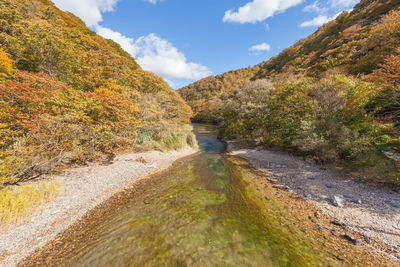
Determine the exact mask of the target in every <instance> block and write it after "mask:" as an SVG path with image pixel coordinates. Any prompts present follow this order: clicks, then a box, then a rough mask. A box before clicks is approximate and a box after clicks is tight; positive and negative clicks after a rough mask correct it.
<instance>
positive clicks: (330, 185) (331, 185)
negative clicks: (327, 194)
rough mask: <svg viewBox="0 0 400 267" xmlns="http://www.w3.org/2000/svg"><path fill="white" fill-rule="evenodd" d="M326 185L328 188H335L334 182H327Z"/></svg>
mask: <svg viewBox="0 0 400 267" xmlns="http://www.w3.org/2000/svg"><path fill="white" fill-rule="evenodd" d="M325 186H326V187H328V188H333V187H334V185H333V184H326V185H325Z"/></svg>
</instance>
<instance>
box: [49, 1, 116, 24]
mask: <svg viewBox="0 0 400 267" xmlns="http://www.w3.org/2000/svg"><path fill="white" fill-rule="evenodd" d="M118 1H119V0H53V2H54V3H55V4H56V5H57V6H58V7H59V8H61V9H62V10H67V11H70V12H72V13H74V14H75V15H77V16H78V17H80V18H81V19H82V20H83V21H84V22H85V23H86V24H87V25H88V26H94V25H96V24H98V23H99V22H101V21H102V20H103V16H102V13H103V12H110V11H113V10H114V7H115V5H116V4H117V2H118Z"/></svg>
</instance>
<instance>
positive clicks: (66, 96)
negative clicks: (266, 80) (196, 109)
mask: <svg viewBox="0 0 400 267" xmlns="http://www.w3.org/2000/svg"><path fill="white" fill-rule="evenodd" d="M190 116H191V110H190V108H189V107H188V106H187V105H186V104H185V103H184V101H183V100H182V99H181V97H180V96H179V95H178V94H177V93H176V92H175V91H173V90H171V89H170V87H169V86H168V85H167V83H166V82H165V81H164V80H163V79H161V78H160V77H158V76H156V75H155V74H153V73H150V72H146V71H143V70H142V69H141V68H140V66H139V65H138V64H137V63H136V62H135V60H134V59H133V58H132V57H131V56H130V55H129V54H128V53H126V52H125V51H123V50H122V49H121V47H120V46H119V45H118V44H117V43H115V42H113V41H111V40H106V39H103V38H102V37H100V36H98V35H97V34H96V33H95V32H93V31H91V30H90V29H88V28H87V27H86V26H85V24H84V23H83V22H82V21H81V20H80V19H79V18H77V17H75V16H74V15H73V14H71V13H66V12H63V11H61V10H59V9H58V8H56V7H55V6H54V4H53V3H51V2H50V1H48V0H0V184H8V183H15V182H18V181H23V180H28V179H32V178H35V177H38V176H40V175H41V174H43V173H48V172H50V171H53V170H54V169H57V168H58V167H59V166H62V165H66V164H83V163H85V162H87V161H93V160H102V161H110V160H112V158H113V157H114V154H115V153H116V152H121V151H138V150H141V151H142V150H151V149H162V150H166V149H176V148H181V147H183V146H186V145H187V144H188V143H189V144H190V145H194V137H193V136H192V134H191V132H190V129H189V128H188V127H187V126H185V125H184V124H187V123H188V122H189V118H190Z"/></svg>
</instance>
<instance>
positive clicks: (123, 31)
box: [54, 0, 357, 89]
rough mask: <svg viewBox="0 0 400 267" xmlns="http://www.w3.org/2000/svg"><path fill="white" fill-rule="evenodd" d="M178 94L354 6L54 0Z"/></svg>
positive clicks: (300, 1)
mask: <svg viewBox="0 0 400 267" xmlns="http://www.w3.org/2000/svg"><path fill="white" fill-rule="evenodd" d="M54 2H55V4H56V5H57V6H58V7H60V8H61V9H63V10H67V11H70V12H72V13H74V14H75V15H77V16H79V17H81V18H82V19H83V20H84V21H85V22H86V24H87V25H88V26H89V27H90V28H91V29H93V30H95V31H96V32H98V33H99V34H100V35H102V36H103V37H105V38H109V39H113V40H114V41H116V42H118V43H119V44H121V46H122V47H123V48H124V49H125V50H126V51H127V52H129V53H130V54H132V56H134V57H135V59H136V60H137V62H138V63H139V64H140V65H141V66H142V68H143V69H146V70H149V71H152V72H154V73H156V74H158V75H160V76H162V77H163V78H164V79H165V80H166V81H167V82H168V83H169V84H170V85H171V87H172V88H174V89H177V88H180V87H182V86H184V85H187V84H189V83H191V82H194V81H196V80H198V79H201V78H203V77H206V76H208V75H211V74H212V75H216V74H220V73H223V72H226V71H229V70H233V69H238V68H243V67H247V66H250V65H255V64H258V63H260V62H262V61H264V60H267V59H269V58H270V57H272V56H274V55H276V54H278V53H279V52H280V51H282V50H283V49H284V48H286V47H288V46H290V45H292V44H294V43H295V42H296V41H297V40H299V39H300V38H303V37H306V36H308V35H309V34H311V33H312V32H314V31H315V30H316V29H317V28H318V27H319V26H320V25H322V24H324V23H326V22H328V21H329V20H331V19H333V18H335V16H337V15H338V14H339V13H340V12H341V11H344V10H350V9H351V8H352V7H353V6H354V5H355V4H356V3H357V0H326V1H323V0H320V1H315V0H236V1H233V0H201V1H194V0H54Z"/></svg>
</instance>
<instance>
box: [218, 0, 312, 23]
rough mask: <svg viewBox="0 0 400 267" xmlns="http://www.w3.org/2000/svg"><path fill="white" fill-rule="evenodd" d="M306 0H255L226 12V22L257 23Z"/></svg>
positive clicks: (224, 19)
mask: <svg viewBox="0 0 400 267" xmlns="http://www.w3.org/2000/svg"><path fill="white" fill-rule="evenodd" d="M303 1H304V0H253V1H251V2H249V3H247V4H246V5H244V6H242V7H239V9H238V10H237V11H235V10H234V9H231V10H228V11H226V12H225V15H224V18H223V21H224V22H238V23H256V22H260V21H263V20H265V19H267V18H269V17H272V16H274V15H275V14H277V13H282V12H284V11H285V10H286V9H288V8H290V7H293V6H296V5H298V4H300V3H302V2H303Z"/></svg>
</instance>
